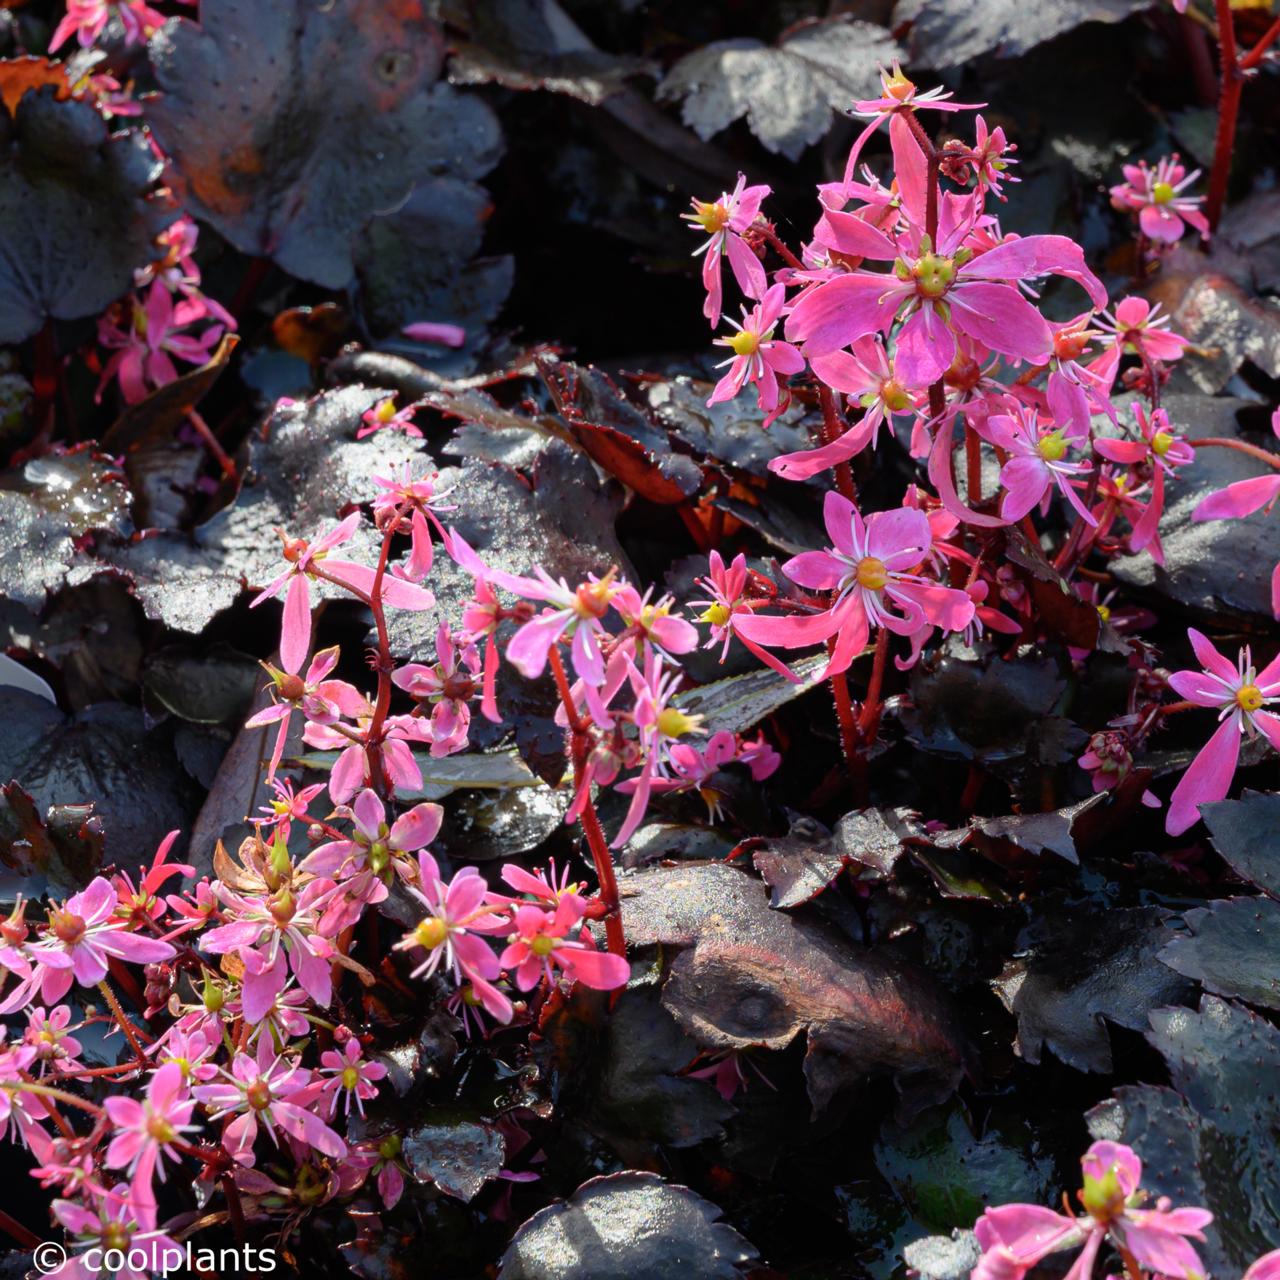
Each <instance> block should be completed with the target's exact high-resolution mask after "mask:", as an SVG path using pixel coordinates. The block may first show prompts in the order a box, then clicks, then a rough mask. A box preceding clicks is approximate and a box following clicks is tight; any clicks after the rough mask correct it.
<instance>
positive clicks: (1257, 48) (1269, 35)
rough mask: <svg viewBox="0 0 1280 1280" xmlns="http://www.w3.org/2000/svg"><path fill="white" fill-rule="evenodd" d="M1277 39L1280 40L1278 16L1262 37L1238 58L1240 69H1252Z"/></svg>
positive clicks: (1279, 20) (1279, 19)
mask: <svg viewBox="0 0 1280 1280" xmlns="http://www.w3.org/2000/svg"><path fill="white" fill-rule="evenodd" d="M1277 40H1280V18H1277V19H1276V20H1275V21H1274V22H1273V23H1272V24H1271V25H1270V26H1269V27H1268V28H1267V30H1266V33H1265V34H1264V35H1263V37H1262V39H1261V40H1259V41H1258V43H1257V44H1255V45H1254V46H1253V48H1252V49H1250V50H1249V52H1248V53H1246V54H1245V55H1244V57H1243V58H1241V59H1240V70H1241V71H1252V70H1253V68H1254V67H1256V66H1257V65H1258V63H1260V62H1261V61H1262V57H1263V55H1264V54H1265V53H1266V51H1267V50H1268V49H1269V48H1271V46H1272V45H1273V44H1275V42H1276V41H1277Z"/></svg>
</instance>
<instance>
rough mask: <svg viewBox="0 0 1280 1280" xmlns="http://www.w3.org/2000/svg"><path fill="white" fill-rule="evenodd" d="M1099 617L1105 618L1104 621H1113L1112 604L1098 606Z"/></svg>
mask: <svg viewBox="0 0 1280 1280" xmlns="http://www.w3.org/2000/svg"><path fill="white" fill-rule="evenodd" d="M1098 617H1100V618H1101V619H1102V620H1103V622H1110V621H1111V608H1110V606H1109V605H1105V604H1100V605H1099V606H1098Z"/></svg>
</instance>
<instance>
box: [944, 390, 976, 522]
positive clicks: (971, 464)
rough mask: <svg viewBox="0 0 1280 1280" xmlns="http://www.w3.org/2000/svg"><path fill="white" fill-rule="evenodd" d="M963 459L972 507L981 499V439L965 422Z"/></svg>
mask: <svg viewBox="0 0 1280 1280" xmlns="http://www.w3.org/2000/svg"><path fill="white" fill-rule="evenodd" d="M944 394H945V391H944ZM964 460H965V487H966V488H967V489H968V495H967V496H968V499H969V505H970V506H971V507H974V506H977V505H978V503H979V502H981V501H982V441H981V440H980V439H979V438H978V433H977V432H976V431H975V430H974V429H973V428H972V427H971V426H970V425H969V424H968V423H967V422H966V423H965V424H964Z"/></svg>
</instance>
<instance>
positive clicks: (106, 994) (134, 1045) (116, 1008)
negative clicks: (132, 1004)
mask: <svg viewBox="0 0 1280 1280" xmlns="http://www.w3.org/2000/svg"><path fill="white" fill-rule="evenodd" d="M98 990H99V991H101V992H102V998H103V999H104V1000H105V1001H106V1002H107V1007H108V1008H109V1009H110V1010H111V1013H112V1016H113V1017H114V1018H115V1020H116V1024H117V1025H118V1026H119V1028H120V1030H121V1031H123V1032H124V1038H125V1039H126V1040H127V1041H128V1042H129V1047H130V1048H131V1049H132V1050H133V1053H134V1056H135V1057H136V1058H137V1059H138V1065H139V1066H145V1065H146V1061H147V1054H146V1051H145V1050H144V1049H143V1047H142V1044H141V1042H140V1041H139V1040H138V1034H137V1029H136V1028H135V1027H134V1025H133V1023H132V1022H130V1021H129V1019H128V1018H126V1017H125V1016H124V1010H123V1009H122V1008H121V1007H120V1001H119V1000H117V999H116V993H115V992H114V991H112V990H111V988H110V987H109V986H108V985H107V983H106V981H105V980H104V981H102V982H100V983H98Z"/></svg>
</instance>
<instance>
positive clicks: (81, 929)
mask: <svg viewBox="0 0 1280 1280" xmlns="http://www.w3.org/2000/svg"><path fill="white" fill-rule="evenodd" d="M49 924H50V925H51V926H52V928H53V933H54V936H55V937H56V938H57V939H58V941H59V942H65V943H66V944H67V946H69V947H73V946H75V944H76V943H77V942H79V941H80V939H81V938H83V937H84V935H85V934H86V933H87V932H88V925H86V924H85V922H84V920H83V919H82V918H81V917H80V916H78V915H75V914H74V913H73V912H70V911H50V912H49Z"/></svg>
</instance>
